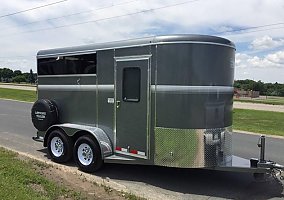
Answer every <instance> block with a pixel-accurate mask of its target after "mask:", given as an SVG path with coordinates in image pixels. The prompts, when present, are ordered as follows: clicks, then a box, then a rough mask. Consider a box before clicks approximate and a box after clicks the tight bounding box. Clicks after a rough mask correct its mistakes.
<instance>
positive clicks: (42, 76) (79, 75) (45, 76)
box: [38, 74, 97, 78]
mask: <svg viewBox="0 0 284 200" xmlns="http://www.w3.org/2000/svg"><path fill="white" fill-rule="evenodd" d="M96 76H97V75H96V74H60V75H38V78H63V77H96Z"/></svg>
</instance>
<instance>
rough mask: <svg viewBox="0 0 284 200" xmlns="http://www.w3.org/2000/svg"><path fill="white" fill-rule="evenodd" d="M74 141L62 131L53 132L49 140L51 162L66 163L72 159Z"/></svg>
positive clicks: (48, 147)
mask: <svg viewBox="0 0 284 200" xmlns="http://www.w3.org/2000/svg"><path fill="white" fill-rule="evenodd" d="M72 148H73V144H72V140H71V138H69V137H68V136H67V135H66V134H64V133H63V132H62V131H60V130H53V131H52V132H51V133H50V135H49V136H48V139H47V149H48V154H49V156H50V157H51V160H53V161H54V162H57V163H64V162H67V161H69V160H70V159H71V157H72Z"/></svg>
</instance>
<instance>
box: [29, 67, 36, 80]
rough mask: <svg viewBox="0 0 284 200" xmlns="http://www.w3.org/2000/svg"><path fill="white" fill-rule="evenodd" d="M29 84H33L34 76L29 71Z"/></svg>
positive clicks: (31, 71)
mask: <svg viewBox="0 0 284 200" xmlns="http://www.w3.org/2000/svg"><path fill="white" fill-rule="evenodd" d="M28 81H29V83H35V76H34V73H33V70H32V69H30V74H29V78H28Z"/></svg>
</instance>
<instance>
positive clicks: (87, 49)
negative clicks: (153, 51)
mask: <svg viewBox="0 0 284 200" xmlns="http://www.w3.org/2000/svg"><path fill="white" fill-rule="evenodd" d="M164 43H201V44H215V45H222V46H228V47H231V48H235V45H234V43H233V42H231V41H230V40H227V39H225V38H221V37H216V36H209V35H193V34H184V35H163V36H153V37H146V38H138V39H131V40H122V41H114V42H107V43H97V44H89V45H82V46H74V47H65V48H56V49H48V50H41V51H39V52H38V54H37V57H38V58H43V57H51V56H60V55H70V54H71V55H72V54H73V55H74V54H84V53H92V52H96V51H98V50H104V49H118V48H126V47H134V46H146V45H153V44H164Z"/></svg>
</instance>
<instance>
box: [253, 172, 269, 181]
mask: <svg viewBox="0 0 284 200" xmlns="http://www.w3.org/2000/svg"><path fill="white" fill-rule="evenodd" d="M253 178H254V180H255V181H256V182H264V181H266V179H267V175H266V174H265V173H254V174H253Z"/></svg>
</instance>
